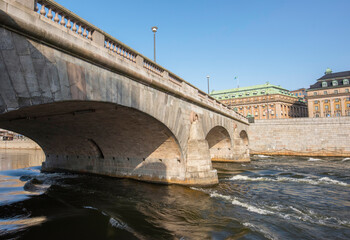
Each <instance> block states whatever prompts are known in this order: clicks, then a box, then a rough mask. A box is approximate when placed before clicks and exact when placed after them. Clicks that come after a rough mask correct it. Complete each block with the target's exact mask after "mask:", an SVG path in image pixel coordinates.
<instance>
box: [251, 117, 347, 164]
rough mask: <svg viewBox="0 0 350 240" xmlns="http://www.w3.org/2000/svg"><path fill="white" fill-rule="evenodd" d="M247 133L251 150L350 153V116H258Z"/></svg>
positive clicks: (288, 152)
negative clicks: (259, 118)
mask: <svg viewBox="0 0 350 240" xmlns="http://www.w3.org/2000/svg"><path fill="white" fill-rule="evenodd" d="M248 136H249V148H250V153H251V154H266V155H294V156H339V157H341V156H345V157H348V156H350V145H349V143H348V141H349V139H350V117H334V118H295V119H276V120H275V119H271V120H257V121H255V123H252V124H251V125H250V127H249V130H248Z"/></svg>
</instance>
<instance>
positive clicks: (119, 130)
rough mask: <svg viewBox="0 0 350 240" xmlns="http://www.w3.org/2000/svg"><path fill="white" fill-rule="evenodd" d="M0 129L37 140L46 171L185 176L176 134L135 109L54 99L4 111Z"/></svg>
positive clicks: (159, 177)
mask: <svg viewBox="0 0 350 240" xmlns="http://www.w3.org/2000/svg"><path fill="white" fill-rule="evenodd" d="M0 127H3V128H6V129H10V130H12V131H15V132H18V133H21V134H24V135H26V136H28V137H30V138H31V139H33V140H34V141H36V142H37V143H38V144H39V145H40V146H41V147H42V149H43V150H44V152H45V154H46V161H45V163H44V164H43V169H44V170H48V171H50V170H51V169H52V170H54V169H62V170H73V171H77V172H92V173H98V174H104V175H111V176H120V177H125V176H126V177H130V178H137V179H140V177H139V176H142V177H143V178H145V180H148V181H155V182H157V181H164V180H166V179H170V178H174V177H177V178H178V177H184V172H185V170H184V169H185V163H184V157H183V151H182V149H181V147H180V145H179V143H178V140H177V138H176V137H175V136H174V134H173V133H172V132H171V131H170V130H169V128H168V127H166V126H165V125H164V124H163V123H162V122H160V121H159V120H157V119H155V118H154V117H152V116H150V115H148V114H146V113H144V112H141V111H139V110H136V109H133V108H129V107H124V106H121V105H117V104H114V103H106V102H94V101H63V102H55V103H49V104H42V105H38V106H32V107H26V108H22V109H19V110H14V111H11V112H8V113H6V114H2V115H1V120H0ZM142 177H141V180H142Z"/></svg>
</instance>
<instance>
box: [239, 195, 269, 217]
mask: <svg viewBox="0 0 350 240" xmlns="http://www.w3.org/2000/svg"><path fill="white" fill-rule="evenodd" d="M232 204H233V205H237V206H240V207H244V208H246V209H247V210H248V211H250V212H254V213H258V214H261V215H267V214H274V212H271V211H268V210H264V209H261V208H257V207H254V206H252V205H249V204H247V203H242V202H240V201H238V200H237V199H236V198H234V199H233V200H232Z"/></svg>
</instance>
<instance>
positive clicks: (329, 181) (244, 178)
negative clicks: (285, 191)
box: [228, 175, 350, 186]
mask: <svg viewBox="0 0 350 240" xmlns="http://www.w3.org/2000/svg"><path fill="white" fill-rule="evenodd" d="M228 180H231V181H251V182H259V181H261V182H296V183H306V184H311V185H320V184H328V185H340V186H350V184H347V183H345V182H341V181H338V180H334V179H331V178H329V177H322V178H320V179H310V178H290V177H277V178H275V179H274V178H268V177H255V178H252V177H248V176H243V175H236V176H233V177H231V178H229V179H228Z"/></svg>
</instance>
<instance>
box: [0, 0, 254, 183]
mask: <svg viewBox="0 0 350 240" xmlns="http://www.w3.org/2000/svg"><path fill="white" fill-rule="evenodd" d="M96 33H98V32H96ZM97 35H98V34H97ZM93 36H94V33H93ZM100 40H101V39H100ZM100 40H99V41H98V42H94V41H89V40H88V39H86V38H83V37H81V36H79V35H77V34H76V33H73V32H71V30H68V29H67V28H65V27H63V26H61V25H59V24H57V23H55V22H53V21H52V20H49V19H47V18H44V17H43V16H40V15H39V14H38V13H36V12H34V11H32V10H31V7H29V8H28V6H23V5H21V4H19V3H18V2H16V1H10V0H0V51H1V54H0V113H1V114H0V127H1V128H5V129H9V130H12V131H15V132H18V133H21V134H24V135H26V136H28V137H30V138H31V139H33V140H34V141H36V142H37V143H38V144H39V145H40V146H41V147H42V149H43V150H44V152H45V154H46V161H45V163H44V164H43V169H45V170H50V171H51V170H57V169H63V170H71V171H77V172H89V173H96V174H103V175H109V176H116V177H128V178H134V179H139V180H146V181H153V182H161V183H178V184H187V185H210V184H215V183H217V181H218V179H217V174H216V171H215V170H213V168H212V164H211V161H210V159H211V158H212V159H216V158H217V159H221V160H225V161H227V160H228V161H232V160H234V161H241V160H249V151H248V138H247V137H246V132H247V127H248V123H247V121H246V119H245V118H243V117H242V116H239V115H238V114H236V113H234V112H233V111H231V110H229V109H227V108H226V107H225V106H223V105H222V104H219V103H217V102H215V101H214V100H213V99H211V98H210V97H209V96H207V95H205V94H203V93H202V92H200V91H199V90H198V89H196V88H194V87H193V86H191V85H190V84H188V83H186V82H185V81H183V80H181V79H179V78H175V77H174V75H171V76H172V77H171V78H170V74H169V73H168V72H166V71H165V70H164V72H163V73H162V75H160V74H159V73H157V72H155V71H154V70H153V71H150V70H149V69H150V67H149V65H147V68H145V66H144V65H143V61H144V60H142V59H144V58H143V56H141V55H137V56H136V61H135V62H133V61H130V59H126V58H123V57H120V56H119V55H116V54H115V53H114V52H113V51H110V50H109V49H106V48H105V46H101V42H102V43H103V42H104V41H100ZM140 63H142V64H140ZM152 66H153V65H152ZM154 66H156V65H154ZM157 69H158V68H157ZM162 71H163V70H162ZM180 80H181V81H180ZM193 116H195V117H193ZM208 142H209V144H208Z"/></svg>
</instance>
